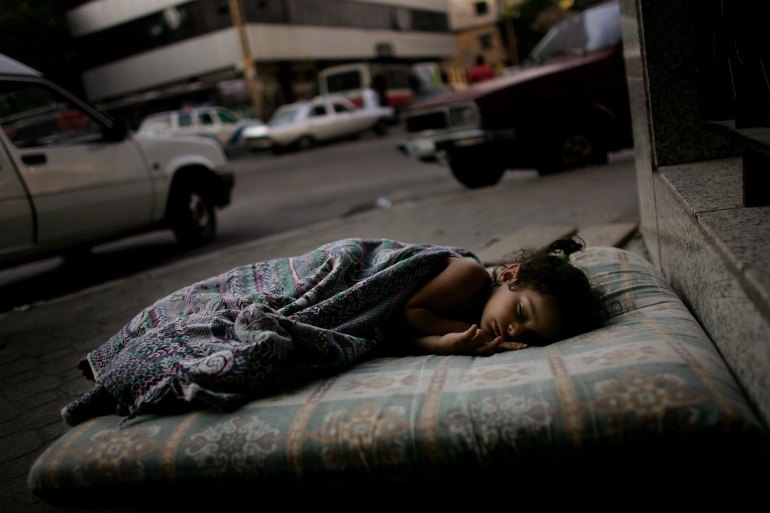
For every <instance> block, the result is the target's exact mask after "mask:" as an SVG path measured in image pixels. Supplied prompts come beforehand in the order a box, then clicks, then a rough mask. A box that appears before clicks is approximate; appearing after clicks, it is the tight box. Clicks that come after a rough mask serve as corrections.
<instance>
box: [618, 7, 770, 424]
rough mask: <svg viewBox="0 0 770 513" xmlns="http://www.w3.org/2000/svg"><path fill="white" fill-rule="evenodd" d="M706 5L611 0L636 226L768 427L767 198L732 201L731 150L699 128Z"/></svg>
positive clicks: (738, 181)
mask: <svg viewBox="0 0 770 513" xmlns="http://www.w3.org/2000/svg"><path fill="white" fill-rule="evenodd" d="M714 5H715V4H714V2H710V1H708V2H703V1H697V0H667V1H665V2H661V1H658V0H621V14H622V23H623V41H624V50H625V54H626V55H625V56H626V73H627V75H628V82H629V92H630V95H631V106H632V114H633V118H634V142H635V152H636V168H637V184H638V190H639V203H640V221H641V230H642V235H643V237H644V241H645V245H646V246H647V250H648V252H649V254H650V257H651V259H652V260H653V263H654V264H655V265H656V266H658V268H660V269H661V270H662V271H663V273H664V274H665V275H666V277H667V278H668V279H669V280H670V281H671V284H672V285H673V287H674V288H675V289H676V290H677V292H678V293H679V294H680V295H681V297H682V299H683V300H684V301H685V303H686V304H687V305H688V307H689V308H690V309H691V310H692V312H693V314H694V315H695V316H696V318H698V320H699V321H700V322H701V324H702V325H703V327H704V329H705V330H706V331H707V332H708V333H709V335H710V336H711V338H712V340H713V341H714V343H715V345H716V346H717V347H718V348H719V350H720V351H721V353H722V355H723V357H724V358H725V361H726V362H727V364H728V365H729V366H730V368H731V370H732V371H733V372H734V373H735V375H736V377H737V379H738V381H739V382H740V383H741V385H742V386H743V387H744V390H745V391H746V394H747V396H748V397H749V398H750V400H751V401H752V403H753V404H754V406H755V407H756V409H757V411H758V413H760V415H761V416H762V417H763V418H764V420H765V422H766V423H768V424H770V206H761V207H752V208H747V207H745V206H743V178H742V159H741V154H742V147H741V146H740V145H738V144H736V143H734V142H732V141H731V140H727V139H725V138H724V137H722V136H719V135H718V134H716V133H714V132H713V131H711V130H709V129H707V128H705V127H704V123H703V121H704V116H703V88H702V86H701V84H702V82H699V80H702V79H703V77H702V76H701V77H699V76H698V71H699V69H698V63H697V58H696V53H697V52H696V39H697V38H698V37H701V36H702V35H703V34H699V33H698V32H697V30H696V29H697V27H696V25H695V23H694V21H693V20H696V19H698V18H699V15H701V14H703V11H701V10H702V9H709V8H713V7H714ZM767 171H768V177H770V169H768V170H767Z"/></svg>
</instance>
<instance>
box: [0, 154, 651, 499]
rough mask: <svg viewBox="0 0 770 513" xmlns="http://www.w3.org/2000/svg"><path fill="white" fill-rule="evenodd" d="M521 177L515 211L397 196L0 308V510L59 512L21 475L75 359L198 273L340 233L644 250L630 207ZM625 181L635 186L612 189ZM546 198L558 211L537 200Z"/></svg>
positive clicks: (477, 202)
mask: <svg viewBox="0 0 770 513" xmlns="http://www.w3.org/2000/svg"><path fill="white" fill-rule="evenodd" d="M632 167H633V160H632V159H627V160H625V161H621V162H616V163H612V162H611V163H610V164H609V165H608V166H604V167H603V169H601V170H599V171H597V176H604V177H606V179H607V181H614V180H618V183H617V184H614V183H613V184H611V187H614V191H615V192H614V193H613V194H620V196H621V197H623V194H627V196H628V198H635V197H636V192H635V190H636V189H635V181H634V180H633V178H632V177H633V170H632ZM619 175H622V177H620V176H619ZM576 180H577V178H576ZM531 182H532V183H531V184H529V185H528V187H531V188H532V192H531V193H528V194H527V196H528V198H529V199H528V200H527V199H525V198H521V199H518V200H517V201H518V202H517V206H518V207H519V208H518V209H516V210H512V208H511V205H510V203H511V198H510V195H511V187H510V186H508V187H506V186H500V187H492V188H488V189H480V190H475V191H470V190H469V191H460V192H458V193H455V194H449V195H446V196H442V197H440V198H432V199H430V200H425V201H423V202H420V203H411V202H402V203H398V202H397V203H396V204H395V205H393V206H392V207H391V208H387V209H376V210H371V211H367V212H363V213H359V214H357V215H354V216H350V217H344V218H341V219H335V220H331V221H328V222H321V223H318V224H314V225H312V226H308V227H305V228H302V229H299V230H295V231H292V232H287V233H283V234H280V235H276V236H271V237H267V238H263V239H259V240H255V241H253V242H250V243H247V244H244V245H242V246H238V247H236V248H231V249H227V250H222V251H219V252H216V253H213V254H209V255H204V256H201V257H197V258H193V259H190V260H186V261H183V262H177V263H174V264H171V265H168V266H165V267H162V268H157V269H152V270H149V271H147V272H144V273H140V274H137V275H134V276H130V277H127V278H123V279H120V280H116V281H113V282H109V283H105V284H103V285H99V286H96V287H93V288H90V289H87V290H84V291H81V292H78V293H75V294H72V295H69V296H66V297H62V298H58V299H55V300H52V301H49V302H45V303H42V304H39V305H33V306H32V307H31V308H30V309H28V310H26V311H24V312H8V313H4V314H0V326H1V328H0V363H1V364H2V373H1V374H0V386H1V387H2V388H1V389H0V390H1V391H0V406H1V407H2V413H1V414H0V480H2V481H1V482H2V489H3V494H2V498H0V512H5V511H7V512H14V513H22V512H35V513H38V512H47V511H60V510H57V509H55V508H52V507H49V506H47V505H46V504H44V503H42V502H41V501H39V500H37V499H36V498H35V497H34V496H32V495H31V494H30V493H29V492H28V491H27V483H26V479H27V472H28V470H29V467H30V465H31V464H32V462H33V461H34V460H35V458H37V456H38V455H39V454H40V453H41V452H42V451H43V450H44V449H45V448H46V447H48V445H50V444H51V443H52V442H53V441H54V440H55V439H56V438H58V437H59V436H60V435H61V434H63V433H64V432H65V430H66V429H67V426H66V425H65V424H64V423H63V422H62V421H61V418H60V416H59V411H60V409H61V408H62V407H63V406H64V405H65V404H66V403H68V402H69V401H70V400H72V399H73V398H75V397H77V396H78V395H80V394H81V393H82V392H84V391H85V390H87V389H88V388H89V387H88V385H89V383H88V382H87V381H86V380H85V379H83V378H82V376H80V374H79V372H77V370H76V369H75V362H77V360H78V358H80V357H81V356H82V355H83V354H85V353H86V352H88V351H90V350H92V349H94V348H96V347H97V346H99V345H101V344H102V343H103V342H104V341H105V340H106V339H107V338H109V337H110V336H111V335H112V334H113V333H115V332H116V331H117V330H118V329H119V328H120V327H121V326H122V325H123V324H125V322H127V321H128V320H129V319H130V318H131V317H133V316H134V315H135V314H136V313H137V312H139V311H140V310H141V309H142V308H144V307H145V306H147V305H149V304H150V303H152V302H153V301H154V300H156V299H158V298H160V297H162V296H165V295H166V294H168V293H170V292H172V291H174V290H176V289H178V288H180V287H183V286H185V285H188V284H190V283H193V282H195V281H197V280H200V279H203V278H207V277H209V276H213V275H216V274H219V273H221V272H224V271H227V270H228V269H231V268H233V267H236V266H239V265H243V264H246V263H248V262H253V261H259V260H266V259H271V258H276V257H281V256H290V255H299V254H302V253H304V252H306V251H308V250H310V249H313V248H315V247H317V246H319V245H321V244H323V243H325V242H329V241H332V240H337V239H341V238H347V237H376V238H392V239H397V240H402V241H405V242H433V243H437V244H445V245H453V246H461V247H466V248H469V249H471V250H473V251H475V252H476V253H477V254H478V255H479V256H480V257H482V259H483V260H484V261H485V262H486V263H490V264H491V263H494V261H496V260H497V259H499V257H500V256H502V255H503V254H504V253H508V252H510V251H513V250H516V249H518V248H519V247H522V246H527V247H529V246H533V245H541V244H546V243H547V242H550V240H553V239H554V238H557V237H558V236H561V235H569V234H571V233H574V232H575V231H577V232H578V234H579V235H581V236H583V237H584V239H585V240H586V242H587V243H588V245H590V246H598V245H615V246H622V247H626V248H628V249H630V250H632V251H637V252H641V253H643V248H642V246H641V245H640V241H639V239H638V238H637V237H634V233H635V227H636V219H635V218H634V217H633V215H629V212H636V211H637V210H636V205H635V204H634V205H625V206H624V207H623V208H622V209H619V210H618V211H617V212H607V211H606V210H607V209H606V207H601V208H604V209H605V210H602V211H600V208H599V207H596V206H594V204H595V203H596V202H591V201H590V200H589V201H586V198H585V197H583V198H574V191H572V190H566V188H565V190H564V191H561V192H559V191H548V190H545V189H544V190H543V191H542V192H541V193H540V192H538V191H539V190H540V189H537V188H538V187H547V185H548V183H549V182H548V181H547V179H541V180H532V181H531ZM533 184H534V185H533ZM514 185H515V184H514ZM623 188H625V189H628V188H631V189H633V190H628V191H626V190H625V189H624V190H623V191H622V192H621V189H623ZM560 195H561V197H560ZM544 197H545V198H547V199H548V202H551V201H554V202H556V204H558V205H559V208H554V207H553V204H550V205H542V204H541V203H543V198H544ZM527 201H531V202H533V203H532V204H529V203H527ZM570 201H571V202H572V203H569V202H570ZM534 202H539V203H537V204H535V203H534ZM629 202H633V200H629ZM458 205H462V208H458ZM576 212H577V214H576ZM535 220H537V222H534V221H535Z"/></svg>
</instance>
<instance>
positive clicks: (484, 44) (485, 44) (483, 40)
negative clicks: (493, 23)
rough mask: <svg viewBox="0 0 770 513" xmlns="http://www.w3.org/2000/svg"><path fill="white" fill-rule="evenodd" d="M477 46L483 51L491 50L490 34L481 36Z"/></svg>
mask: <svg viewBox="0 0 770 513" xmlns="http://www.w3.org/2000/svg"><path fill="white" fill-rule="evenodd" d="M479 46H481V48H482V49H483V50H491V49H492V34H489V33H487V34H481V35H480V36H479Z"/></svg>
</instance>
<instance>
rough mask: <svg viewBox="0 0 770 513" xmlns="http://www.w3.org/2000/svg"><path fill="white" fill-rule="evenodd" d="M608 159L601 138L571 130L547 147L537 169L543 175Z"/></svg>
mask: <svg viewBox="0 0 770 513" xmlns="http://www.w3.org/2000/svg"><path fill="white" fill-rule="evenodd" d="M606 161H607V150H606V149H604V145H603V144H601V143H600V138H599V137H598V136H596V135H594V134H591V133H590V132H587V131H583V130H570V131H568V132H565V133H563V134H562V135H561V136H560V137H558V138H557V139H555V140H554V141H553V143H552V144H550V145H549V146H547V147H546V150H545V152H544V154H543V155H542V157H541V159H540V163H539V164H538V166H537V170H538V172H539V173H540V174H541V175H544V174H549V173H555V172H559V171H565V170H568V169H575V168H579V167H583V166H586V165H588V164H599V163H603V162H606Z"/></svg>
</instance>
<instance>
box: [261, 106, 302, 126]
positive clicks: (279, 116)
mask: <svg viewBox="0 0 770 513" xmlns="http://www.w3.org/2000/svg"><path fill="white" fill-rule="evenodd" d="M299 111H300V108H299V106H296V105H292V106H284V107H279V108H278V110H277V111H275V114H273V117H271V118H270V121H268V123H267V124H268V125H270V126H279V125H288V124H290V123H292V122H293V121H294V120H295V119H296V118H297V114H299Z"/></svg>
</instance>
